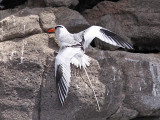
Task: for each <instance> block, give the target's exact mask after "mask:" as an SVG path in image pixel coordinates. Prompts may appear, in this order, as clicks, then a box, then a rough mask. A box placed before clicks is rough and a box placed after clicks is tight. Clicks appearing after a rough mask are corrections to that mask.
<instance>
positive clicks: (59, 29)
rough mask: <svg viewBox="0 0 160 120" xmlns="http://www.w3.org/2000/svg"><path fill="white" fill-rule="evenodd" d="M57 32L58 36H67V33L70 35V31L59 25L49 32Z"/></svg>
mask: <svg viewBox="0 0 160 120" xmlns="http://www.w3.org/2000/svg"><path fill="white" fill-rule="evenodd" d="M53 32H55V33H56V35H65V33H68V30H67V29H66V28H65V27H64V26H63V25H57V26H56V27H55V28H50V29H49V30H48V33H53Z"/></svg>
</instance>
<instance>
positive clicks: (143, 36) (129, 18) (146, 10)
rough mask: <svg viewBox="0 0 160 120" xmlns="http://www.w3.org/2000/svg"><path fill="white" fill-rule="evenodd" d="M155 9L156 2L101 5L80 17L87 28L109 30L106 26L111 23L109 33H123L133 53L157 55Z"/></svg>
mask: <svg viewBox="0 0 160 120" xmlns="http://www.w3.org/2000/svg"><path fill="white" fill-rule="evenodd" d="M159 5H160V2H159V1H158V0H154V2H152V1H150V0H147V1H146V0H141V1H137V0H130V1H128V0H121V1H119V2H109V1H103V2H100V3H99V4H97V5H96V6H95V7H93V9H88V10H86V11H84V12H83V15H84V17H85V18H86V19H87V21H88V22H89V23H90V24H97V25H101V26H104V27H106V28H110V26H111V25H110V24H109V23H112V25H113V26H112V29H114V30H115V29H116V32H117V33H118V34H121V33H122V31H124V33H125V34H123V36H125V38H127V39H130V40H131V41H132V43H133V44H134V46H135V50H136V52H156V51H157V52H158V51H160V48H159V45H160V42H159V41H160V40H159V39H158V38H159V37H160V32H159V28H160V22H159V11H160V8H159ZM108 16H111V17H112V20H113V19H114V20H113V21H112V20H111V18H110V17H108ZM108 21H109V22H108ZM117 23H120V24H121V25H120V26H122V27H119V25H117ZM120 28H122V29H120Z"/></svg>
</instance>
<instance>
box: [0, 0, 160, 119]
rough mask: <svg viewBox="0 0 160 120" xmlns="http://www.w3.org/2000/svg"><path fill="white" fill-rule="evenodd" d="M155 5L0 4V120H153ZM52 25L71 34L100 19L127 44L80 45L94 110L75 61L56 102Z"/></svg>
mask: <svg viewBox="0 0 160 120" xmlns="http://www.w3.org/2000/svg"><path fill="white" fill-rule="evenodd" d="M4 1H5V2H6V1H7V0H4ZM22 1H24V0H22ZM8 4H9V2H8ZM8 6H9V5H8ZM10 6H11V5H10ZM12 6H13V5H12ZM159 6H160V2H159V0H152V1H150V0H119V1H118V0H113V1H107V0H106V1H102V0H92V1H91V0H88V2H86V1H84V0H40V1H39V0H34V1H32V0H28V1H25V2H24V3H23V4H21V5H20V6H13V7H8V8H6V9H5V10H0V20H1V21H0V120H160V54H159V52H160V39H159V37H160V17H159V16H160V7H159ZM10 8H14V9H10ZM56 24H63V25H64V26H66V27H67V28H68V29H69V30H70V31H71V32H78V31H80V30H83V29H85V28H87V27H88V26H90V25H93V24H96V25H100V26H103V27H106V28H108V29H110V30H112V31H114V32H115V33H117V34H119V35H121V36H122V37H123V38H125V39H126V40H128V41H129V42H131V43H132V44H133V45H134V48H135V50H134V51H132V52H129V51H128V52H127V51H122V50H116V49H114V50H115V51H111V50H113V49H111V48H110V47H108V46H107V47H106V46H105V45H103V44H102V43H99V42H95V43H96V45H97V46H98V47H99V48H101V49H103V50H100V49H95V48H92V47H89V48H88V49H87V50H86V54H87V55H88V56H90V58H91V65H90V67H88V68H87V71H88V74H89V76H90V77H91V81H92V83H93V87H94V89H95V91H96V95H97V98H98V101H99V103H100V108H101V110H100V111H98V110H97V106H96V101H95V99H94V96H93V92H92V89H91V87H90V84H89V82H88V80H87V77H86V75H85V73H84V71H83V70H81V69H77V68H76V67H74V66H72V78H71V86H70V88H69V95H68V97H67V100H66V103H65V105H64V106H63V107H62V106H61V105H60V103H59V100H58V96H57V91H56V82H55V78H54V59H55V57H56V55H55V54H54V52H55V51H56V50H58V45H57V44H56V42H55V41H56V37H55V35H54V34H48V33H46V30H48V29H49V28H50V27H52V26H53V27H54V26H55V25H56Z"/></svg>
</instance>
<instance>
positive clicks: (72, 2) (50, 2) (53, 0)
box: [44, 0, 78, 7]
mask: <svg viewBox="0 0 160 120" xmlns="http://www.w3.org/2000/svg"><path fill="white" fill-rule="evenodd" d="M44 2H45V4H46V6H49V7H62V6H64V7H69V6H76V5H77V4H78V0H44Z"/></svg>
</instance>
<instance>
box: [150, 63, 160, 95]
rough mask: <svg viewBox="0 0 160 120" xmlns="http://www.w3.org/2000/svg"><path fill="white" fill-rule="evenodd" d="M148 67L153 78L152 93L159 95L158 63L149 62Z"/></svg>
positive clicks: (159, 74)
mask: <svg viewBox="0 0 160 120" xmlns="http://www.w3.org/2000/svg"><path fill="white" fill-rule="evenodd" d="M149 67H150V72H151V76H152V80H153V89H152V94H153V95H154V96H160V64H158V63H152V62H150V63H149Z"/></svg>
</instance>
